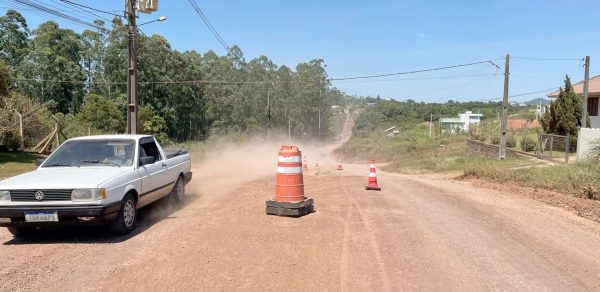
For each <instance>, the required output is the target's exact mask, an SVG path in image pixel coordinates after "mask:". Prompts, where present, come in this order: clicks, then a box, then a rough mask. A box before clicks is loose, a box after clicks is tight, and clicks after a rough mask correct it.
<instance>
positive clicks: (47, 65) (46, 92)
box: [19, 21, 84, 113]
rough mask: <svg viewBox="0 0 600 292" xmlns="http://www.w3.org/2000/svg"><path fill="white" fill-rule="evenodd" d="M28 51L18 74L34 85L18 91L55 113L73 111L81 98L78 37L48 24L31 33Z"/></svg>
mask: <svg viewBox="0 0 600 292" xmlns="http://www.w3.org/2000/svg"><path fill="white" fill-rule="evenodd" d="M33 34H34V36H35V38H34V39H33V42H32V44H33V45H32V50H31V51H30V52H29V54H28V55H27V57H26V60H25V62H24V63H23V64H22V65H21V67H22V68H21V70H19V73H20V74H21V75H22V76H23V77H25V78H27V79H30V80H34V81H37V82H29V83H26V86H24V87H23V88H22V89H23V91H24V93H25V94H26V95H28V96H31V97H33V98H36V99H38V100H40V101H42V102H49V104H50V105H51V107H52V109H53V110H55V111H57V112H62V113H68V112H77V111H78V109H79V106H80V105H81V103H82V101H83V96H84V84H83V83H84V74H83V70H82V68H81V63H80V60H81V43H80V38H79V35H78V34H76V33H75V32H74V31H72V30H70V29H61V28H60V27H59V26H58V24H57V23H56V22H53V21H48V22H46V23H43V24H41V25H40V26H39V27H38V28H37V29H35V30H34V31H33Z"/></svg>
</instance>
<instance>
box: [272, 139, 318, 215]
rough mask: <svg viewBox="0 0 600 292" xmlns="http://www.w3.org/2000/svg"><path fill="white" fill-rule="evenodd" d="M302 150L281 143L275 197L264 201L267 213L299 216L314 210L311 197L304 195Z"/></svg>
mask: <svg viewBox="0 0 600 292" xmlns="http://www.w3.org/2000/svg"><path fill="white" fill-rule="evenodd" d="M302 162H303V161H302V152H301V151H300V149H298V147H296V146H292V145H282V146H281V150H280V151H279V160H278V162H277V183H276V186H275V198H274V199H273V200H269V201H266V205H267V208H266V211H267V214H268V215H278V216H290V217H300V216H303V215H306V214H308V213H312V212H314V207H313V199H311V198H307V197H305V196H304V176H303V174H302V168H303V165H302Z"/></svg>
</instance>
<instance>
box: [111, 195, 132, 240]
mask: <svg viewBox="0 0 600 292" xmlns="http://www.w3.org/2000/svg"><path fill="white" fill-rule="evenodd" d="M136 223H137V207H136V201H135V199H134V198H133V196H132V195H131V194H127V195H125V198H123V204H122V205H121V211H119V215H118V216H117V219H115V221H114V222H113V223H112V224H111V225H110V228H111V229H112V231H113V232H114V233H116V234H127V233H129V232H131V231H132V230H133V229H135V225H136Z"/></svg>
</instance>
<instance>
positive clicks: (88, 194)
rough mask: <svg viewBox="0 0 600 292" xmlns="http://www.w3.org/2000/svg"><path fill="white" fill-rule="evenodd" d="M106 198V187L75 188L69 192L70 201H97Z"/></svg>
mask: <svg viewBox="0 0 600 292" xmlns="http://www.w3.org/2000/svg"><path fill="white" fill-rule="evenodd" d="M104 199H106V189H77V190H73V192H72V193H71V201H74V202H81V201H97V200H104Z"/></svg>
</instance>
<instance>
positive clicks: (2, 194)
mask: <svg viewBox="0 0 600 292" xmlns="http://www.w3.org/2000/svg"><path fill="white" fill-rule="evenodd" d="M0 201H10V192H9V191H0Z"/></svg>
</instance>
